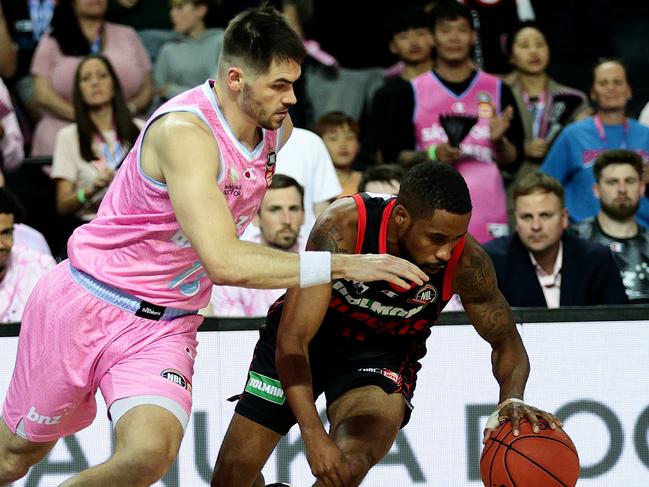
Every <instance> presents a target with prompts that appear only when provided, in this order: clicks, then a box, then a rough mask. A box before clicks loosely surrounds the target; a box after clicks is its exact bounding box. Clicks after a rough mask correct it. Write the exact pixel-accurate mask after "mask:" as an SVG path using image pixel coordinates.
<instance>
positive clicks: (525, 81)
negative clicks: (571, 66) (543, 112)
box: [519, 73, 548, 97]
mask: <svg viewBox="0 0 649 487" xmlns="http://www.w3.org/2000/svg"><path fill="white" fill-rule="evenodd" d="M519 76H520V80H521V84H522V85H523V88H524V89H525V91H526V92H527V94H528V96H530V97H538V96H539V95H540V94H541V93H543V92H544V91H545V90H546V88H547V85H548V76H547V75H546V74H545V73H540V74H527V73H520V74H519Z"/></svg>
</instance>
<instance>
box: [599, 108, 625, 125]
mask: <svg viewBox="0 0 649 487" xmlns="http://www.w3.org/2000/svg"><path fill="white" fill-rule="evenodd" d="M625 112H626V110H625V109H624V108H615V109H611V110H603V109H601V108H600V109H598V110H597V115H598V116H599V118H600V120H601V121H602V123H603V124H606V125H622V124H623V123H624V119H625V118H626V113H625Z"/></svg>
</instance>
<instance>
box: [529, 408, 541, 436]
mask: <svg viewBox="0 0 649 487" xmlns="http://www.w3.org/2000/svg"><path fill="white" fill-rule="evenodd" d="M525 417H526V418H527V420H528V421H529V422H530V423H531V424H532V431H534V433H538V432H539V431H541V428H539V417H538V416H537V415H536V413H535V412H534V410H532V409H526V410H525Z"/></svg>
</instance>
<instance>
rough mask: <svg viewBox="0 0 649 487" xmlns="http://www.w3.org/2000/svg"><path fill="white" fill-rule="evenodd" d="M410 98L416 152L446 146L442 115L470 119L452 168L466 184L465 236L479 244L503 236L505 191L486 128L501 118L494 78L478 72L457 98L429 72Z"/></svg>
mask: <svg viewBox="0 0 649 487" xmlns="http://www.w3.org/2000/svg"><path fill="white" fill-rule="evenodd" d="M411 83H412V87H413V90H414V93H415V112H414V115H413V124H414V129H415V140H416V142H417V149H418V150H425V149H427V148H428V147H430V146H431V145H433V144H435V145H437V144H442V143H444V142H447V141H448V137H447V136H446V133H445V132H444V128H443V127H442V125H441V124H440V122H439V116H440V115H441V114H453V113H456V114H464V115H475V116H477V117H478V122H477V123H476V124H475V125H474V126H473V128H472V129H471V132H470V133H469V134H468V135H467V136H466V137H465V138H464V140H463V142H462V143H461V144H460V149H461V151H462V156H461V159H460V160H459V161H458V162H457V163H455V168H456V169H457V170H458V171H459V172H460V174H462V176H463V177H464V179H465V180H466V184H467V186H468V187H469V192H470V194H471V201H472V203H473V212H472V214H471V222H470V224H469V232H470V233H471V234H472V235H473V236H474V237H475V238H476V240H478V242H480V243H485V242H487V241H489V240H491V239H492V238H494V237H497V236H502V232H503V231H505V230H506V228H507V207H506V197H505V187H504V182H503V178H502V174H501V173H500V169H499V168H498V166H497V164H496V162H495V161H494V158H493V143H492V142H491V130H490V122H491V119H492V117H494V116H496V115H497V113H498V112H500V109H501V107H500V104H501V103H500V84H501V83H502V81H501V80H500V79H499V78H496V77H495V76H492V75H490V74H486V73H484V72H481V71H480V72H478V74H477V75H476V76H475V78H474V79H473V82H472V83H471V85H470V86H469V87H468V88H467V89H466V91H465V92H464V93H462V94H460V95H456V94H455V93H453V92H451V91H450V90H449V89H448V88H447V87H446V86H444V84H443V83H442V82H441V81H440V80H439V79H438V78H437V77H436V76H435V74H434V73H432V72H427V73H424V74H421V75H419V76H417V77H416V78H415V79H413V80H412V81H411Z"/></svg>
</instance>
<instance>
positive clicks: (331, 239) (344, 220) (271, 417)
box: [212, 162, 561, 487]
mask: <svg viewBox="0 0 649 487" xmlns="http://www.w3.org/2000/svg"><path fill="white" fill-rule="evenodd" d="M470 217H471V200H470V197H469V192H468V189H467V187H466V183H465V182H464V179H462V176H460V175H459V173H458V172H457V171H456V170H455V169H453V167H452V166H450V165H446V164H439V163H434V162H426V163H423V164H420V165H418V166H415V167H414V168H413V169H411V170H410V171H409V173H408V174H407V175H406V176H405V178H404V180H403V181H402V183H401V188H400V190H399V194H398V196H397V197H393V196H387V195H386V196H379V197H377V195H370V194H367V193H363V194H358V195H354V196H353V197H350V198H344V199H341V200H338V201H337V202H336V203H334V204H333V205H331V206H330V207H329V209H327V210H326V211H325V213H324V214H323V215H321V216H320V218H319V219H318V221H317V222H316V225H315V227H314V229H313V231H312V232H311V236H310V237H309V242H308V244H307V248H308V249H309V250H327V251H331V252H339V253H385V252H387V253H390V254H393V255H397V256H400V257H403V258H406V259H407V260H409V261H411V262H413V263H415V264H417V265H418V266H419V268H420V269H422V270H423V271H424V272H426V273H427V274H428V275H429V277H430V280H429V281H428V282H427V283H424V284H423V285H421V286H414V287H412V288H410V289H401V288H397V287H394V286H392V285H390V284H388V283H385V282H377V283H363V282H352V281H346V280H338V281H334V282H333V283H329V284H325V285H320V286H314V287H311V288H304V289H289V290H288V291H287V293H286V295H285V296H284V297H283V298H280V299H279V300H278V301H277V302H276V303H275V304H274V305H273V306H272V307H271V309H270V310H269V313H268V318H267V321H266V325H265V327H262V331H261V337H260V339H259V341H258V343H257V346H256V348H255V353H254V357H253V361H252V364H251V368H250V371H249V375H248V378H247V381H246V386H245V390H244V392H243V394H242V395H241V396H240V400H239V403H238V404H237V407H236V412H235V414H234V417H233V419H232V422H231V423H230V427H229V429H228V431H227V433H226V436H225V439H224V441H223V445H222V446H221V451H220V452H219V456H218V459H217V462H216V467H215V470H214V474H213V478H212V486H213V487H217V486H218V487H251V486H254V487H257V486H263V485H264V484H263V477H261V475H260V472H261V469H262V467H263V466H264V464H265V463H266V460H267V459H268V457H269V455H270V454H271V452H272V451H273V449H274V447H275V445H276V444H277V442H278V441H279V439H280V438H281V436H282V435H285V434H286V433H287V432H288V430H289V429H290V428H291V427H292V426H293V425H294V424H295V423H296V421H297V423H298V424H299V427H300V431H301V433H302V439H303V440H304V444H305V447H306V453H307V459H308V462H309V465H310V467H311V471H312V473H313V475H314V476H315V477H316V478H317V479H318V480H317V481H316V483H315V485H316V486H335V487H348V486H357V485H359V483H360V482H361V480H362V479H363V478H364V477H365V475H366V474H367V472H368V471H369V469H370V468H371V467H372V466H373V465H375V464H376V463H377V462H378V461H380V460H381V458H383V456H385V455H386V454H387V453H388V451H389V450H390V447H391V446H392V443H393V442H394V440H395V438H396V435H397V433H398V431H399V428H401V427H403V426H404V425H405V424H406V423H407V422H408V420H409V418H410V411H411V409H412V406H411V402H410V401H411V399H412V396H413V392H414V389H415V382H416V378H417V371H418V370H419V368H420V364H419V360H420V359H421V358H422V357H423V356H424V354H425V353H426V345H425V342H426V338H428V336H429V335H430V327H431V326H432V325H433V324H434V323H435V321H436V320H437V318H438V316H439V314H440V312H441V311H442V309H443V308H444V306H445V305H446V303H447V302H448V300H449V299H450V298H451V296H452V295H453V294H454V293H457V294H459V295H460V297H461V299H462V303H463V305H464V308H465V310H466V312H467V314H468V315H469V318H470V319H471V322H472V323H473V324H474V327H475V329H476V331H477V332H478V333H479V334H480V335H481V336H482V337H483V338H484V339H485V340H486V341H487V342H489V344H490V345H491V347H492V363H493V372H494V375H495V377H496V380H497V381H498V383H499V384H500V403H501V406H499V408H498V413H494V414H495V415H496V416H495V417H496V423H495V424H498V422H497V419H499V418H500V419H502V418H509V419H511V420H512V423H513V428H514V430H515V434H517V430H518V425H519V420H520V419H521V418H524V417H525V418H528V419H529V420H530V421H531V422H532V423H533V425H534V427H535V430H536V431H538V421H539V419H541V418H543V419H545V420H546V421H547V422H548V423H549V424H550V425H551V427H553V428H556V427H560V426H561V422H559V420H558V419H557V418H555V417H554V416H552V415H551V414H549V413H546V412H544V411H541V410H539V409H536V408H534V407H532V406H529V405H527V404H525V403H524V402H523V401H522V399H523V392H524V388H525V383H526V381H527V377H528V374H529V362H528V358H527V353H526V351H525V348H524V346H523V343H522V341H521V338H520V336H519V334H518V332H517V330H516V326H515V323H514V319H513V316H512V313H511V310H510V308H509V305H508V304H507V302H506V301H505V299H504V298H503V296H502V294H501V293H500V291H498V286H497V284H496V276H495V272H494V269H493V266H492V264H491V261H490V259H489V257H488V256H487V254H486V253H485V252H484V251H483V250H482V249H481V248H480V246H479V245H478V244H477V243H476V242H475V241H474V240H473V239H472V238H470V237H469V236H468V235H467V226H468V224H469V219H470ZM323 392H324V393H325V395H326V399H327V415H328V417H329V421H330V425H331V426H330V430H329V434H327V432H326V431H325V429H324V427H323V425H322V422H321V420H320V417H319V416H318V412H317V410H316V408H315V404H314V402H315V398H317V397H318V396H319V395H320V394H321V393H323ZM492 427H493V423H492ZM489 433H490V429H487V430H486V431H485V435H488V434H489Z"/></svg>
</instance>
